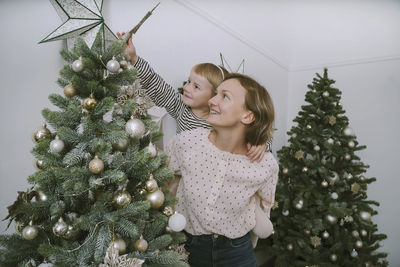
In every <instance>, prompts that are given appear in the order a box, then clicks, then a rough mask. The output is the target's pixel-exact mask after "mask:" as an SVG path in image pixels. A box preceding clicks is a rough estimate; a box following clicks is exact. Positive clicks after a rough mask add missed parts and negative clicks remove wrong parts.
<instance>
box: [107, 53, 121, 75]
mask: <svg viewBox="0 0 400 267" xmlns="http://www.w3.org/2000/svg"><path fill="white" fill-rule="evenodd" d="M119 68H120V66H119V62H118V61H116V60H115V57H113V58H112V59H111V60H109V61H108V62H107V70H108V71H109V72H111V73H117V72H118V70H119Z"/></svg>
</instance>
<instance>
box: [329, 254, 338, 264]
mask: <svg viewBox="0 0 400 267" xmlns="http://www.w3.org/2000/svg"><path fill="white" fill-rule="evenodd" d="M330 258H331V261H334V262H335V261H337V256H336V254H332V255H331V257H330Z"/></svg>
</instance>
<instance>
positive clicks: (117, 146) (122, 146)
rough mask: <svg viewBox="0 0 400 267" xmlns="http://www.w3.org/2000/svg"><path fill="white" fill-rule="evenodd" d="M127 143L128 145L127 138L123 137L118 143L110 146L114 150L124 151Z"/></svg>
mask: <svg viewBox="0 0 400 267" xmlns="http://www.w3.org/2000/svg"><path fill="white" fill-rule="evenodd" d="M128 145H129V139H123V140H121V141H119V142H118V143H115V144H113V145H112V146H113V148H114V149H115V150H118V151H121V152H125V151H126V150H127V149H128Z"/></svg>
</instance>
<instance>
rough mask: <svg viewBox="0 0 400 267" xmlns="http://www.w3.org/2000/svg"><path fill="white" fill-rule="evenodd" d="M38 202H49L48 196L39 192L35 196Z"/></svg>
mask: <svg viewBox="0 0 400 267" xmlns="http://www.w3.org/2000/svg"><path fill="white" fill-rule="evenodd" d="M35 199H36V201H46V200H47V195H46V194H45V193H43V192H42V191H37V192H36V195H35Z"/></svg>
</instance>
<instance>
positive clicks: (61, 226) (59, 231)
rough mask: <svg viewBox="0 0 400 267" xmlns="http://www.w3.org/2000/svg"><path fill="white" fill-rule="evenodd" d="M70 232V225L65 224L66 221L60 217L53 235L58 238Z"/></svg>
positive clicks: (54, 227)
mask: <svg viewBox="0 0 400 267" xmlns="http://www.w3.org/2000/svg"><path fill="white" fill-rule="evenodd" d="M67 231H68V225H67V224H66V223H65V222H64V220H63V219H62V218H61V217H60V219H58V222H57V223H56V224H55V225H54V226H53V233H54V234H55V235H56V236H62V235H64V234H65V233H66V232H67Z"/></svg>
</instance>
